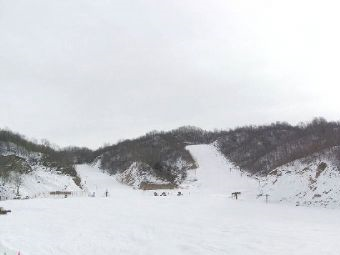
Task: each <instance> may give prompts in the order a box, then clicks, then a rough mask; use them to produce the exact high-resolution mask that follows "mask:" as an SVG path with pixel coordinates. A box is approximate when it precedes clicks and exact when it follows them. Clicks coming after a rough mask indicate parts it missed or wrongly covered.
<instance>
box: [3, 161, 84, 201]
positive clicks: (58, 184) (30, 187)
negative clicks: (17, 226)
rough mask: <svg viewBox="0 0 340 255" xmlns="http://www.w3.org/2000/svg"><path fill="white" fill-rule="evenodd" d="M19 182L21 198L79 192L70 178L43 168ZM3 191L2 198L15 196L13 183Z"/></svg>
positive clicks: (24, 176)
mask: <svg viewBox="0 0 340 255" xmlns="http://www.w3.org/2000/svg"><path fill="white" fill-rule="evenodd" d="M21 182H22V184H21V185H20V188H19V193H20V195H21V197H26V196H29V197H31V198H34V197H46V196H48V195H49V192H51V191H73V192H81V189H80V188H79V187H78V186H77V185H76V184H75V182H74V181H73V178H72V177H70V176H66V175H62V174H59V173H57V172H56V171H53V170H51V169H47V168H44V167H36V168H34V170H33V171H32V172H30V173H28V174H23V175H22V177H21ZM3 189H4V191H3V194H2V196H3V197H4V198H6V197H8V198H12V197H14V196H15V195H16V192H17V187H16V185H15V183H7V184H6V185H4V186H3Z"/></svg>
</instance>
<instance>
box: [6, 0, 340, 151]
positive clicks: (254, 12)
mask: <svg viewBox="0 0 340 255" xmlns="http://www.w3.org/2000/svg"><path fill="white" fill-rule="evenodd" d="M337 2H338V1H328V0H324V1H313V0H301V1H299V0H285V1H281V0H277V1H275V0H256V1H254V0H244V1H243V0H234V1H228V0H216V1H214V0H211V1H208V0H176V1H167V0H164V1H163V0H162V1H160V0H49V1H46V0H0V89H1V90H0V127H1V128H5V127H8V128H10V129H12V130H14V131H17V132H20V133H22V134H25V135H26V136H27V137H29V138H33V137H34V138H37V139H41V138H47V139H49V140H50V141H51V142H53V143H57V144H59V145H61V146H66V145H79V146H89V147H92V148H95V147H97V146H100V145H102V144H103V143H104V142H109V143H113V142H116V141H117V140H119V139H123V138H132V137H136V136H139V135H142V134H143V133H145V132H147V131H150V130H155V129H157V130H168V129H172V128H176V127H178V126H182V125H195V126H199V127H202V128H205V129H214V128H232V127H235V126H240V125H245V124H266V123H271V122H274V121H288V122H290V123H293V124H294V123H298V122H300V121H306V120H310V119H311V118H313V117H314V116H324V117H326V118H327V119H329V120H340V83H339V81H340V78H339V70H340V64H339V61H340V46H339V45H340V34H339V26H340V15H339V8H340V4H338V3H337Z"/></svg>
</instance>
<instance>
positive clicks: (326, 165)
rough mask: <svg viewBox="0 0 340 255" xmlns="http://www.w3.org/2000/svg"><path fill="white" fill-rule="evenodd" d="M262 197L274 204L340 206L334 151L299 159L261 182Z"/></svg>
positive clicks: (337, 171) (339, 179) (338, 175)
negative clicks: (268, 196)
mask: <svg viewBox="0 0 340 255" xmlns="http://www.w3.org/2000/svg"><path fill="white" fill-rule="evenodd" d="M260 193H261V194H263V195H265V194H269V195H270V201H272V202H289V203H294V204H296V205H307V206H323V207H340V172H339V169H338V166H337V159H335V158H334V157H333V156H332V153H331V151H327V152H324V153H320V154H315V155H313V156H311V157H308V158H303V159H299V160H296V161H293V162H291V163H289V164H286V165H283V166H281V167H278V168H276V169H275V170H273V171H272V172H271V173H270V174H269V175H268V176H267V177H266V178H262V179H261V192H260Z"/></svg>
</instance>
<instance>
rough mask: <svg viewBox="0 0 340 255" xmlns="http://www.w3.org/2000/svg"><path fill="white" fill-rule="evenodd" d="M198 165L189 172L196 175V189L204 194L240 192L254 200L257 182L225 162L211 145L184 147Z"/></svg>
mask: <svg viewBox="0 0 340 255" xmlns="http://www.w3.org/2000/svg"><path fill="white" fill-rule="evenodd" d="M186 149H187V150H189V152H190V153H191V155H192V156H193V158H194V159H195V161H196V162H197V164H198V168H197V169H196V170H193V171H192V172H191V175H196V179H197V182H196V183H195V186H196V188H197V189H198V190H199V191H203V192H205V193H214V194H227V195H230V194H231V193H232V192H242V196H241V198H242V197H243V198H244V197H245V196H246V197H249V198H250V197H251V198H255V196H256V193H257V190H258V182H257V181H256V180H255V179H253V178H251V177H248V176H247V175H246V174H245V173H242V172H241V171H240V170H239V169H238V168H237V167H235V166H234V165H233V163H232V162H230V161H229V160H227V159H226V158H225V157H224V156H223V155H222V154H221V153H220V152H219V151H218V150H217V148H216V147H215V146H213V145H191V146H187V147H186Z"/></svg>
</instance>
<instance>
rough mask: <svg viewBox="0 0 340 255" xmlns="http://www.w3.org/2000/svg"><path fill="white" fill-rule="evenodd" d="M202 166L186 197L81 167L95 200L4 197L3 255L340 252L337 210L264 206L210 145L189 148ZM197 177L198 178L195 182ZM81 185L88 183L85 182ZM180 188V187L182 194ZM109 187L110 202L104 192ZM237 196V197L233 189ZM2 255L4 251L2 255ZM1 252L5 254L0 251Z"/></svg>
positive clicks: (243, 178)
mask: <svg viewBox="0 0 340 255" xmlns="http://www.w3.org/2000/svg"><path fill="white" fill-rule="evenodd" d="M188 149H189V150H190V152H191V153H192V155H193V156H194V158H195V159H196V160H197V162H198V164H199V168H198V169H197V170H196V171H192V172H191V173H190V176H189V179H190V180H192V181H191V182H190V181H187V182H186V183H185V184H184V187H183V189H182V192H183V193H184V196H181V197H177V196H176V193H177V190H176V191H169V192H170V196H167V197H159V196H158V197H154V196H153V192H151V191H150V192H146V191H144V192H143V191H137V190H133V189H131V188H128V187H126V186H124V185H122V184H120V183H119V182H117V181H116V180H115V178H114V177H112V176H108V175H106V174H105V173H102V172H101V171H100V170H99V169H98V168H97V167H96V166H93V167H91V166H79V167H78V172H79V174H80V175H81V177H82V179H83V185H84V186H86V189H87V190H88V191H89V192H90V193H91V192H96V197H94V198H92V197H87V198H83V197H82V198H67V199H32V200H24V201H15V200H9V201H5V202H1V203H0V206H2V207H5V208H6V209H11V210H12V213H10V214H9V215H6V216H1V217H0V251H1V249H6V250H7V255H11V253H12V254H16V252H17V251H19V250H20V251H21V254H22V255H54V254H55V255H63V254H72V255H74V254H82V255H83V254H89V255H90V254H91V255H93V254H105V255H107V254H133V255H136V254H141V255H144V254H145V255H146V254H147V255H156V254H157V255H159V254H169V255H170V254H171V255H175V254H195V255H197V254H202V255H203V254H204V255H206V254H223V255H228V254H235V255H247V254H255V255H256V254H261V255H264V254H279V255H280V254H298V255H301V254H308V255H310V254H318V255H320V254H323V255H324V254H340V245H339V242H338V238H339V236H340V217H339V211H338V210H331V209H322V208H308V207H295V206H290V205H282V204H270V203H269V204H266V203H265V202H264V201H263V200H257V199H256V198H255V197H256V193H257V192H258V187H257V182H256V181H254V180H253V179H251V178H250V177H247V176H246V175H245V174H243V175H242V176H241V174H240V172H238V171H237V169H236V168H235V167H234V166H233V165H232V164H231V163H230V162H228V161H227V160H225V159H224V158H223V157H222V156H221V155H220V154H219V153H218V152H217V150H216V149H215V147H213V146H209V145H198V146H189V147H188ZM195 179H197V181H194V180H195ZM85 182H86V183H85ZM184 188H185V189H184ZM107 190H108V192H109V197H107V198H106V197H105V196H104V194H105V192H106V191H107ZM233 191H241V192H242V195H241V199H240V200H237V201H236V200H232V199H231V198H230V192H233ZM0 254H1V253H0ZM1 255H2V254H1Z"/></svg>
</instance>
